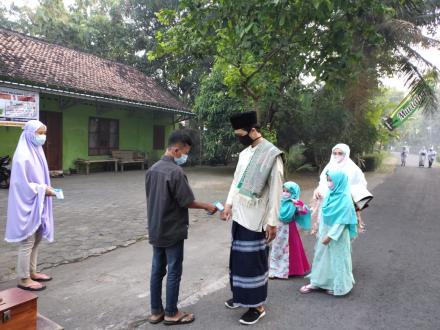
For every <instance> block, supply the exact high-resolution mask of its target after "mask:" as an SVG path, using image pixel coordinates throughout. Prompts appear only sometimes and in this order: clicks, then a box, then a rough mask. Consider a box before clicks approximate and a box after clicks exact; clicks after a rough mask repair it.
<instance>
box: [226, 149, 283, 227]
mask: <svg viewBox="0 0 440 330" xmlns="http://www.w3.org/2000/svg"><path fill="white" fill-rule="evenodd" d="M257 148H258V145H256V146H255V147H251V146H250V147H248V148H246V149H244V150H243V151H242V152H241V153H240V156H239V159H238V164H237V167H236V169H235V173H234V179H233V180H232V184H231V188H230V189H229V194H228V198H227V200H226V204H229V205H232V220H233V221H236V222H237V223H239V224H240V225H242V226H243V227H245V228H247V229H249V230H252V231H256V232H259V231H262V230H263V229H265V228H266V225H270V226H277V225H278V223H279V220H278V214H279V208H280V198H281V193H282V191H283V188H282V187H283V174H284V167H283V161H282V159H281V156H278V157H277V158H276V160H275V162H274V164H273V166H272V170H271V172H270V175H269V178H268V180H267V183H266V186H265V187H264V189H263V191H262V195H261V201H260V203H258V205H256V206H246V205H243V204H242V203H240V199H239V197H238V193H239V189H238V188H237V185H238V183H239V181H240V179H241V177H242V175H243V173H244V171H245V170H246V167H247V165H248V164H249V162H250V160H251V158H252V156H253V154H254V153H255V150H256V149H257Z"/></svg>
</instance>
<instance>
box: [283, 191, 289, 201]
mask: <svg viewBox="0 0 440 330" xmlns="http://www.w3.org/2000/svg"><path fill="white" fill-rule="evenodd" d="M281 198H282V199H289V198H290V193H289V192H287V191H283V193H282V194H281Z"/></svg>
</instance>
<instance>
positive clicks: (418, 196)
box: [145, 157, 440, 330]
mask: <svg viewBox="0 0 440 330" xmlns="http://www.w3.org/2000/svg"><path fill="white" fill-rule="evenodd" d="M439 191H440V169H439V168H432V169H428V168H418V167H416V159H415V157H410V159H409V162H408V164H407V167H405V168H401V167H397V168H396V170H395V172H394V173H393V174H392V175H390V176H389V177H388V178H387V179H386V180H385V181H384V182H383V183H382V184H381V185H379V186H377V187H376V188H375V189H374V196H375V197H374V201H373V202H372V204H371V207H370V208H369V209H367V210H365V214H364V218H365V219H366V222H367V232H366V233H365V234H364V235H362V236H361V237H359V238H358V239H357V240H356V241H355V242H354V243H353V250H354V252H353V268H354V276H355V279H356V285H355V287H354V289H353V291H352V292H351V293H350V294H349V295H348V296H346V297H341V298H335V297H331V296H328V295H325V294H323V293H313V294H309V295H301V294H300V293H299V292H298V288H299V287H300V286H301V285H302V284H303V283H305V282H306V281H305V280H304V279H301V278H297V279H292V280H288V281H280V280H278V281H276V280H274V281H271V282H270V286H269V304H268V307H267V309H268V314H267V316H266V317H265V319H264V320H262V321H261V322H259V324H257V325H256V326H255V328H257V329H326V330H329V329H433V330H434V329H440V313H439V307H440V240H439V235H440V217H439V214H440V198H439V194H438V193H439ZM227 298H229V291H228V290H227V289H225V290H222V291H219V292H217V293H215V294H213V295H210V296H208V297H206V298H205V299H202V300H201V301H200V302H198V303H197V304H196V305H194V306H192V308H191V311H193V312H194V313H196V314H197V316H198V320H197V322H196V323H194V325H193V326H191V327H188V329H235V328H237V329H239V328H240V327H241V326H240V325H239V324H238V323H237V320H238V318H239V317H240V315H241V312H242V311H237V310H233V311H229V310H226V309H225V308H224V307H223V306H222V302H223V301H224V300H225V299H227ZM148 328H149V327H147V326H146V327H145V329H148Z"/></svg>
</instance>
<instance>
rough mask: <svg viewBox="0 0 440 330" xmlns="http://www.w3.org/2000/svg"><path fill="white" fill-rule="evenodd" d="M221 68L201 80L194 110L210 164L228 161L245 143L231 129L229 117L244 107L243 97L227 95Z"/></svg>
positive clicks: (204, 156)
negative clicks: (240, 143) (241, 143)
mask: <svg viewBox="0 0 440 330" xmlns="http://www.w3.org/2000/svg"><path fill="white" fill-rule="evenodd" d="M223 81H224V76H223V74H222V72H221V71H220V70H219V69H218V68H215V69H214V70H213V71H212V72H211V73H210V74H208V75H207V76H205V78H204V79H203V80H202V83H201V88H200V93H199V95H198V96H197V98H196V101H195V105H194V111H195V112H196V113H197V116H198V120H199V123H200V129H201V130H202V132H203V137H202V140H203V142H202V146H203V147H202V150H203V158H204V159H203V160H204V161H205V162H207V163H209V164H225V165H226V163H227V162H228V161H229V160H230V159H231V156H232V155H233V154H234V153H237V152H238V151H240V149H242V147H241V146H240V145H239V144H238V143H237V139H236V137H235V136H234V134H233V130H232V129H231V124H230V121H229V117H230V116H231V114H232V113H234V112H239V111H242V110H243V104H242V101H241V99H239V98H237V97H236V96H231V95H228V89H227V87H226V86H225V85H224V83H223Z"/></svg>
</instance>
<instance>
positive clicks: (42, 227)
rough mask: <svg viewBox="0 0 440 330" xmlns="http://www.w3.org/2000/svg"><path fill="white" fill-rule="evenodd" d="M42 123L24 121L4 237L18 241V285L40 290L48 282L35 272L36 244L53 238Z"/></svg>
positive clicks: (44, 127) (44, 134)
mask: <svg viewBox="0 0 440 330" xmlns="http://www.w3.org/2000/svg"><path fill="white" fill-rule="evenodd" d="M45 141H46V126H45V125H44V124H43V123H41V122H40V121H38V120H31V121H28V122H27V123H26V125H25V126H24V128H23V132H22V133H21V136H20V140H19V141H18V145H17V149H16V150H15V154H14V158H13V160H12V173H11V183H10V188H9V198H8V215H7V222H6V233H5V240H6V241H7V242H19V243H20V245H19V249H18V261H17V276H18V287H19V288H21V289H24V290H30V291H40V290H43V289H45V288H46V286H45V285H43V284H41V283H40V282H44V281H50V280H51V279H52V278H51V277H49V276H48V275H45V274H42V273H38V272H37V255H38V245H39V243H40V242H41V239H42V238H45V239H47V240H48V241H49V242H52V241H53V216H52V198H51V196H54V195H55V194H54V191H53V189H52V187H51V186H50V177H49V170H48V167H47V161H46V157H45V155H44V151H43V147H42V145H43V144H44V142H45Z"/></svg>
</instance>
